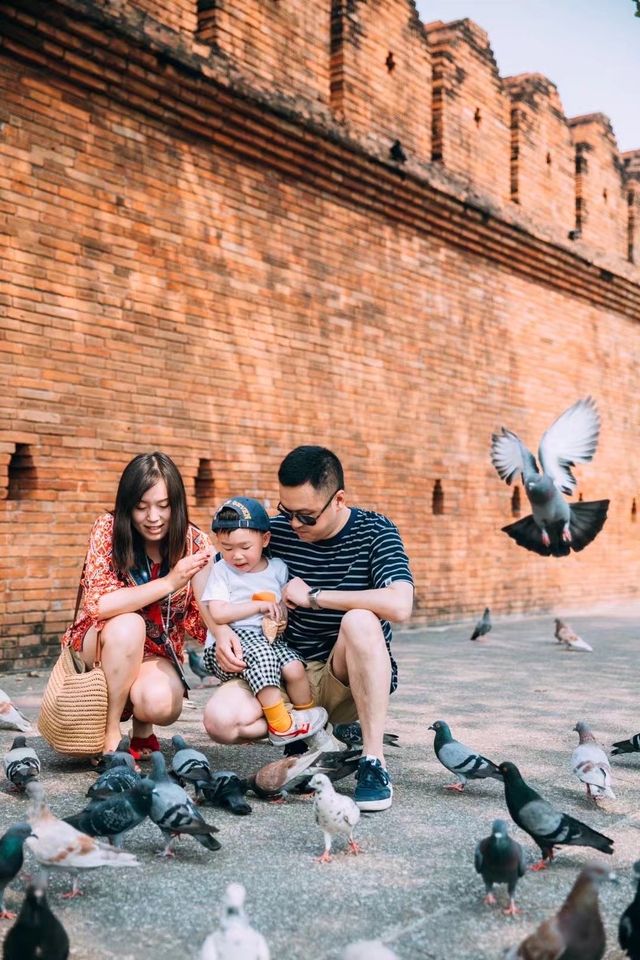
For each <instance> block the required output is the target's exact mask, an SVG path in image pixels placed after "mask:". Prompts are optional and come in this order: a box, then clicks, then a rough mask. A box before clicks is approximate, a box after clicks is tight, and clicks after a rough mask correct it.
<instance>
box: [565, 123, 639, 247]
mask: <svg viewBox="0 0 640 960" xmlns="http://www.w3.org/2000/svg"><path fill="white" fill-rule="evenodd" d="M569 127H570V129H571V134H572V136H573V141H574V144H575V147H576V194H577V205H578V206H577V224H576V225H577V226H579V227H580V231H581V234H582V239H583V240H584V241H586V242H587V243H590V244H592V245H593V246H594V247H597V248H598V249H601V250H607V251H608V252H609V253H611V254H613V255H614V256H615V255H617V256H619V257H626V256H627V243H628V237H627V214H628V209H627V207H628V203H627V191H626V189H625V184H624V179H623V165H622V162H621V160H620V155H619V153H618V149H617V146H616V141H615V137H614V135H613V130H612V129H611V124H610V123H609V120H608V119H607V117H605V116H603V115H602V114H601V113H594V114H590V115H589V116H584V117H573V118H572V119H570V120H569Z"/></svg>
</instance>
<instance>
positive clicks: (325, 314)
mask: <svg viewBox="0 0 640 960" xmlns="http://www.w3.org/2000/svg"><path fill="white" fill-rule="evenodd" d="M29 4H31V5H32V8H33V22H32V23H28V22H27V17H28V13H25V12H24V7H25V4H22V7H23V9H22V10H21V12H20V13H19V14H17V15H16V16H11V17H9V15H8V14H6V10H5V9H4V7H3V6H2V5H0V17H1V18H2V23H1V24H0V25H1V26H2V30H0V35H1V36H2V41H1V46H0V86H1V89H2V92H3V96H2V99H1V100H0V217H1V218H2V229H0V257H1V259H2V267H3V275H4V276H6V277H8V278H9V282H8V283H6V284H4V286H3V287H2V289H0V308H1V310H2V328H3V334H4V338H3V340H2V342H1V343H0V373H1V375H2V377H3V381H4V382H5V383H7V384H8V385H9V386H8V389H7V390H5V391H4V392H3V395H2V398H1V399H0V492H4V498H3V499H0V547H1V549H0V583H1V584H2V591H3V592H2V594H1V595H0V618H1V628H0V629H1V631H2V644H1V646H0V669H2V668H7V667H8V666H11V665H13V664H15V663H18V664H21V665H32V664H35V663H37V662H39V660H40V659H41V658H42V656H43V655H44V654H46V653H47V651H48V652H51V651H53V650H54V649H55V645H56V642H57V639H58V638H59V636H60V633H61V632H62V630H63V629H64V627H65V626H66V624H67V622H68V619H69V617H70V614H71V610H72V606H73V600H74V597H75V588H76V585H77V577H78V575H79V572H80V568H81V565H82V558H83V554H84V549H85V546H86V541H87V537H88V533H89V529H90V526H91V523H92V521H93V519H94V517H95V516H96V514H97V513H99V512H101V511H103V510H105V509H108V508H109V507H111V506H112V503H113V497H114V492H115V486H116V484H117V480H118V477H119V475H120V472H121V470H122V468H123V466H124V465H125V464H126V463H127V462H128V460H129V459H130V458H131V457H132V456H133V455H134V454H136V453H137V452H140V451H141V450H152V449H163V450H166V451H167V452H168V453H169V454H170V455H172V456H173V457H174V458H175V460H176V462H177V463H178V465H179V466H180V468H181V470H182V472H183V475H184V478H185V482H186V485H187V490H188V492H189V497H190V505H191V509H192V514H193V519H194V520H195V521H196V522H198V523H200V524H201V525H202V526H203V527H205V528H207V529H208V526H209V522H210V516H211V512H212V510H213V508H214V506H215V505H216V504H217V503H218V502H219V501H220V500H221V499H223V498H224V497H225V496H227V495H230V494H232V493H244V494H248V495H254V496H258V497H261V498H264V499H266V500H267V501H268V503H269V504H270V506H271V507H273V506H274V505H275V503H276V501H277V488H276V483H275V477H276V471H277V466H278V463H279V462H280V460H281V458H282V456H283V455H284V454H285V453H286V452H287V451H288V450H289V449H290V448H291V447H293V446H294V445H296V444H298V443H303V442H320V443H324V444H327V445H328V446H330V447H332V448H334V449H335V450H336V451H337V452H338V454H339V455H340V456H341V457H342V458H343V460H344V463H345V467H346V471H347V479H348V493H349V497H350V499H351V501H352V502H357V503H360V504H362V505H363V506H369V507H375V508H377V509H380V510H382V511H384V512H386V513H388V514H389V515H390V516H391V517H392V518H393V519H394V520H395V521H396V522H397V523H398V525H399V527H400V529H401V532H402V534H403V536H404V538H405V541H406V544H407V548H408V551H409V554H410V556H411V561H412V565H413V568H414V571H415V574H416V580H417V604H416V620H418V621H419V620H424V619H426V618H429V619H436V618H437V619H444V618H451V617H459V616H463V615H464V616H471V615H474V614H477V613H478V612H479V611H480V610H481V609H482V607H483V606H484V605H485V603H490V604H491V606H492V608H494V609H495V611H496V612H501V613H504V612H514V611H522V610H531V609H548V608H549V607H551V606H552V605H566V606H567V607H571V606H576V605H580V604H585V605H586V604H589V603H591V602H592V601H593V599H594V598H607V597H608V598H621V599H623V598H627V597H634V596H637V593H638V585H637V577H636V575H635V569H636V565H637V558H638V529H639V528H638V526H637V523H636V518H635V516H633V517H632V512H631V511H632V504H633V501H634V499H635V500H636V504H637V501H638V500H640V465H638V462H637V458H636V459H633V458H629V457H628V451H629V450H630V449H633V447H634V445H635V444H636V443H637V437H638V434H639V430H640V407H639V405H638V404H637V403H636V402H635V401H634V397H635V396H636V393H637V390H636V388H637V366H638V353H639V346H640V342H639V333H638V330H639V328H638V319H639V317H640V296H639V294H638V288H637V284H635V285H634V283H633V282H632V277H633V274H632V270H633V266H632V265H630V264H629V263H628V262H627V261H626V250H625V251H624V255H623V254H622V253H621V252H620V251H618V261H617V266H616V269H615V270H611V269H607V270H603V269H602V267H601V266H600V265H599V261H598V257H599V254H598V251H597V250H595V248H594V250H593V252H592V253H591V254H590V257H589V258H587V257H580V256H578V255H577V254H576V253H575V252H574V250H573V248H572V246H571V243H570V242H569V241H566V242H565V244H564V245H563V244H561V243H559V242H558V243H556V244H552V243H550V242H549V241H548V240H545V239H541V238H540V237H538V236H537V235H536V233H535V228H534V226H530V225H528V223H527V221H526V219H520V220H519V219H518V217H521V216H522V217H524V213H523V212H522V211H520V210H519V209H518V205H516V204H511V207H509V209H507V206H505V207H504V216H497V215H496V207H495V206H492V207H491V212H490V213H489V210H488V208H487V210H483V209H482V208H481V207H478V206H472V205H470V204H469V202H468V199H467V195H466V193H465V191H464V190H463V189H461V188H460V185H459V181H458V180H457V179H451V181H450V182H448V181H447V179H446V158H445V164H444V165H441V164H438V165H437V171H436V172H435V173H434V174H433V177H432V174H431V172H430V167H429V165H428V164H427V165H425V167H424V169H421V168H419V167H418V166H416V165H415V164H414V165H413V166H412V163H411V160H410V162H409V163H408V164H407V166H408V167H411V170H410V174H411V175H410V176H407V177H406V178H404V179H399V178H398V176H397V170H396V169H395V167H394V164H393V163H392V162H391V161H389V162H387V163H382V162H381V161H380V159H379V158H378V159H375V160H372V159H371V158H370V157H369V156H368V155H367V153H366V150H365V149H364V147H358V136H359V135H360V134H362V137H363V138H364V139H363V140H362V143H363V144H364V143H366V142H367V141H366V136H367V134H366V133H365V132H363V131H361V130H359V127H358V125H357V123H354V125H353V126H351V125H350V124H349V122H348V121H347V120H345V119H344V118H343V117H340V118H338V119H337V120H336V125H335V127H331V126H330V125H327V128H326V131H325V132H323V131H322V130H319V129H318V128H317V127H316V128H313V129H312V128H311V127H307V126H305V124H304V122H303V121H299V122H296V121H295V118H292V115H288V116H286V117H283V116H279V115H277V114H276V113H274V112H273V111H272V110H271V109H270V108H269V107H268V106H267V105H266V104H264V103H263V102H262V101H261V100H260V98H259V97H256V98H255V100H253V101H250V100H249V99H248V98H247V96H246V92H245V93H243V96H242V97H236V96H235V94H234V91H233V89H229V88H228V87H225V86H223V85H219V84H217V83H215V82H214V81H213V80H211V79H207V78H206V74H202V73H200V72H199V67H198V65H197V63H196V61H195V60H190V59H189V58H188V51H187V53H184V52H183V53H181V54H180V56H181V57H183V61H180V60H179V59H176V60H175V61H172V65H171V68H170V69H168V68H167V54H166V49H164V48H163V49H162V50H155V49H154V47H153V43H152V41H151V40H149V38H148V36H146V35H145V36H142V35H141V34H140V33H138V32H136V31H134V30H133V31H132V32H131V34H130V35H127V34H126V31H124V32H123V28H122V23H120V25H119V28H118V40H117V42H116V40H115V39H114V37H115V34H113V35H112V34H111V33H110V29H109V23H108V22H107V21H105V23H104V24H103V26H102V31H103V33H104V44H103V45H102V46H101V44H100V36H99V32H96V33H95V35H94V36H92V38H91V41H89V40H86V41H80V40H78V43H77V44H76V46H75V48H74V49H75V51H76V52H75V55H74V56H75V59H74V62H73V65H70V62H69V61H67V60H65V59H64V58H60V57H56V56H53V55H49V54H47V53H46V52H43V50H46V48H45V47H44V45H43V43H42V40H41V37H42V34H44V33H45V32H46V31H50V34H48V35H49V36H51V37H53V36H55V42H56V43H57V44H58V45H64V44H69V45H70V44H71V43H72V40H73V39H74V38H76V39H77V38H78V36H79V34H78V31H79V30H80V28H81V27H82V29H84V27H83V24H82V22H81V21H78V19H77V17H78V10H76V14H75V18H71V17H69V18H67V14H66V10H67V6H69V5H67V6H65V4H64V3H60V4H59V5H57V4H55V5H51V4H49V5H44V6H39V5H38V3H37V2H36V0H27V4H26V5H27V6H28V5H29ZM69 4H70V6H69V9H71V7H73V6H74V0H69ZM4 6H5V7H6V5H4ZM394 9H395V8H394ZM5 14H6V15H5ZM36 14H38V16H37V17H36ZM410 15H411V5H405V8H404V14H403V17H404V19H401V22H402V23H403V24H406V22H408V21H407V17H408V16H410ZM92 29H93V30H94V31H97V27H96V25H95V23H94V26H93V27H92ZM67 31H68V33H69V35H68V36H67ZM50 42H53V41H50ZM397 49H401V48H400V47H398V48H397ZM394 52H395V51H394ZM83 57H85V58H86V64H85V65H84V66H83V64H82V58H83ZM100 58H103V59H102V62H103V63H104V67H105V69H106V70H108V71H109V76H110V78H111V79H110V82H109V85H108V86H105V85H104V79H103V78H104V72H103V74H102V76H101V77H98V76H96V72H95V68H94V66H93V65H94V64H95V63H96V62H98V61H99V60H100ZM376 69H377V68H376ZM385 69H386V68H385ZM428 93H429V91H428V90H427V91H425V97H426V98H427V99H428ZM345 124H346V126H347V133H348V137H346V138H345V137H344V135H343V134H344V129H345ZM375 132H376V131H374V133H375ZM341 137H342V138H343V139H341ZM508 160H509V158H508V156H507V157H506V162H507V166H506V167H505V175H506V177H507V179H506V181H505V182H507V183H508ZM593 169H594V165H593V164H592V165H591V170H593ZM456 173H457V171H456ZM487 182H488V180H487ZM496 182H497V181H496ZM607 182H609V181H607ZM629 182H631V181H629ZM508 202H509V201H507V203H508ZM541 202H542V200H541ZM625 216H626V210H625ZM620 223H621V224H622V225H624V224H625V223H626V220H624V219H622V214H621V220H620ZM620 229H621V230H622V226H621V227H620ZM584 249H586V247H585V248H584ZM607 262H608V261H607ZM587 393H593V394H594V395H595V396H596V398H597V400H598V403H599V406H600V409H601V411H602V416H603V431H602V439H601V445H600V449H599V451H598V454H597V456H596V459H595V461H594V463H593V465H591V466H589V467H585V468H582V469H580V470H579V479H580V482H581V485H580V490H581V491H582V492H583V494H584V498H585V499H597V498H600V497H603V496H610V497H611V500H612V505H611V510H610V517H609V520H608V522H607V525H606V527H605V530H604V531H603V533H602V534H601V535H600V536H599V537H598V539H597V540H596V541H595V542H594V544H592V545H591V546H590V547H589V548H588V550H586V551H585V552H584V553H583V554H580V555H579V556H572V557H570V558H568V559H565V560H558V561H555V560H549V559H543V558H539V557H535V556H533V555H531V554H528V553H526V552H525V551H523V550H521V549H519V548H518V547H516V546H515V545H514V544H513V543H512V542H511V541H509V540H508V539H507V537H506V536H505V535H504V534H502V533H501V532H500V527H501V526H502V525H504V524H505V523H508V522H510V521H511V519H512V517H511V490H509V489H508V488H507V487H506V486H505V485H504V484H502V483H501V482H500V481H499V480H498V478H497V476H496V474H495V473H494V471H493V469H492V467H491V465H490V462H489V457H488V454H489V442H490V435H491V432H492V431H494V430H496V429H497V428H499V426H500V425H501V424H502V423H504V424H505V425H506V426H508V427H510V428H512V429H515V430H516V431H517V432H518V433H519V434H520V435H521V436H522V438H523V439H524V440H525V441H526V442H528V443H529V444H530V445H531V446H532V447H533V448H534V449H535V448H536V445H537V442H538V440H539V438H540V435H541V433H542V431H543V430H544V429H545V427H546V426H548V424H549V423H550V421H551V420H552V419H553V417H554V416H556V415H557V414H558V413H559V412H560V411H561V410H563V409H564V408H565V407H566V406H568V405H569V404H570V403H572V402H573V401H574V400H575V399H576V398H577V397H579V396H584V395H586V394H587ZM438 483H439V489H440V490H441V491H442V512H441V513H439V514H438V515H434V513H433V495H434V488H435V486H436V484H438Z"/></svg>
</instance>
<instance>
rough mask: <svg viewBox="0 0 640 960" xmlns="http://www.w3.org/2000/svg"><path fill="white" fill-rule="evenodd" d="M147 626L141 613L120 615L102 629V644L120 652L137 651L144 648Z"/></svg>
mask: <svg viewBox="0 0 640 960" xmlns="http://www.w3.org/2000/svg"><path fill="white" fill-rule="evenodd" d="M146 632H147V631H146V624H145V622H144V619H143V617H141V616H140V614H139V613H120V614H118V616H117V617H111V619H110V620H107V622H106V623H105V625H104V627H103V628H102V642H103V643H104V644H105V645H107V644H108V645H109V646H110V647H113V646H117V647H118V648H119V649H120V650H122V651H125V650H137V649H138V648H141V647H143V646H144V641H145V637H146Z"/></svg>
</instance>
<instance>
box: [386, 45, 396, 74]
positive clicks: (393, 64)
mask: <svg viewBox="0 0 640 960" xmlns="http://www.w3.org/2000/svg"><path fill="white" fill-rule="evenodd" d="M384 63H385V66H386V68H387V70H388V71H389V73H393V71H394V70H395V68H396V61H395V60H394V58H393V53H392V52H391V50H389V53H388V54H387V59H386V60H385V62H384Z"/></svg>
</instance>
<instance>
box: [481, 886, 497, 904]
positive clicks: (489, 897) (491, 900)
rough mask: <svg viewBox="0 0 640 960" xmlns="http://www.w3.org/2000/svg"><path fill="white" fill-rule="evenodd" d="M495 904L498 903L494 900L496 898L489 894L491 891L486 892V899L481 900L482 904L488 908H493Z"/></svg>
mask: <svg viewBox="0 0 640 960" xmlns="http://www.w3.org/2000/svg"><path fill="white" fill-rule="evenodd" d="M497 902H498V901H497V900H496V898H495V897H494V895H493V894H492V893H491V890H489V891H488V892H487V895H486V897H485V898H484V900H483V903H486V905H487V906H488V907H493V906H495V904H496V903H497Z"/></svg>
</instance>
